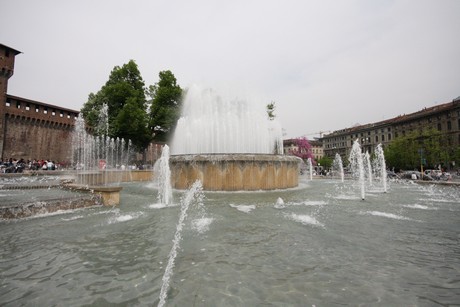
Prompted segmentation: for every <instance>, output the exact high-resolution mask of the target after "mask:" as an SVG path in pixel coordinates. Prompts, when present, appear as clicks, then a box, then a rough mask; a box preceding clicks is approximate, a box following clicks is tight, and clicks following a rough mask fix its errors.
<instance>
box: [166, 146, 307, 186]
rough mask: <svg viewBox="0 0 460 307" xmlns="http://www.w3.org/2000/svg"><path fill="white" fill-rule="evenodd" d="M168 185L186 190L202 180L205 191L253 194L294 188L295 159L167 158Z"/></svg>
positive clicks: (258, 156)
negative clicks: (249, 192) (169, 172)
mask: <svg viewBox="0 0 460 307" xmlns="http://www.w3.org/2000/svg"><path fill="white" fill-rule="evenodd" d="M169 161H170V166H171V184H172V186H173V188H176V189H187V188H189V187H190V186H191V185H192V184H193V183H194V182H195V181H196V180H201V182H202V184H203V189H204V190H207V191H256V190H275V189H287V188H294V187H297V186H298V184H299V165H300V162H301V161H302V160H301V159H300V158H298V157H294V156H284V155H268V154H202V155H201V154H194V155H172V156H171V157H170V160H169Z"/></svg>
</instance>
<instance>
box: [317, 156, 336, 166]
mask: <svg viewBox="0 0 460 307" xmlns="http://www.w3.org/2000/svg"><path fill="white" fill-rule="evenodd" d="M333 162H334V160H333V159H332V158H331V157H328V156H323V157H322V158H321V159H319V160H318V161H317V163H319V164H320V165H321V166H323V167H324V168H325V169H330V168H331V167H332V163H333Z"/></svg>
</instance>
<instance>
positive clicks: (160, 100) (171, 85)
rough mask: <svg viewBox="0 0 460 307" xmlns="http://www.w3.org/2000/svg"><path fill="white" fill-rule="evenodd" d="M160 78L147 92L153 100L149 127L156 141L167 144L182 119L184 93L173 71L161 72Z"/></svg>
mask: <svg viewBox="0 0 460 307" xmlns="http://www.w3.org/2000/svg"><path fill="white" fill-rule="evenodd" d="M159 77H160V80H159V81H158V83H156V84H155V85H151V86H150V87H149V89H148V91H147V95H148V96H150V97H151V98H152V100H151V106H150V119H149V126H150V130H151V131H152V133H153V139H154V140H155V141H161V142H166V141H167V140H168V139H169V137H170V135H171V133H172V131H173V130H174V128H175V127H176V124H177V120H178V119H179V117H180V108H181V105H182V95H183V91H182V89H181V87H180V86H179V85H178V84H177V80H176V77H175V76H174V75H173V73H172V72H171V71H169V70H166V71H161V72H160V73H159Z"/></svg>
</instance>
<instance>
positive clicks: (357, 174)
mask: <svg viewBox="0 0 460 307" xmlns="http://www.w3.org/2000/svg"><path fill="white" fill-rule="evenodd" d="M348 160H349V162H350V168H351V172H352V176H353V178H357V179H358V183H359V186H360V189H361V199H363V200H364V198H365V191H364V163H363V154H362V152H361V146H360V145H359V143H358V140H355V141H354V142H353V147H352V148H351V152H350V156H349V157H348Z"/></svg>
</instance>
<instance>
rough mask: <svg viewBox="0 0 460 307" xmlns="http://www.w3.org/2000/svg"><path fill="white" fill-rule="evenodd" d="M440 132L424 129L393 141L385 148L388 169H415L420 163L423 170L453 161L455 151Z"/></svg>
mask: <svg viewBox="0 0 460 307" xmlns="http://www.w3.org/2000/svg"><path fill="white" fill-rule="evenodd" d="M450 147H451V146H449V142H448V140H447V138H446V136H444V135H443V134H442V133H441V132H440V131H437V130H435V129H425V130H423V131H417V132H415V131H414V132H412V133H409V134H408V135H406V136H403V137H399V138H396V139H394V140H393V141H392V142H391V143H390V144H389V145H388V147H387V148H385V159H386V161H387V165H388V166H389V167H394V168H396V169H417V168H420V166H421V164H422V162H425V165H424V168H434V167H436V166H437V165H445V164H446V163H448V162H449V161H454V159H455V149H453V148H450Z"/></svg>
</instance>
